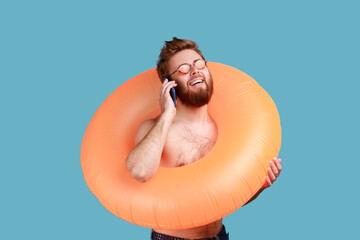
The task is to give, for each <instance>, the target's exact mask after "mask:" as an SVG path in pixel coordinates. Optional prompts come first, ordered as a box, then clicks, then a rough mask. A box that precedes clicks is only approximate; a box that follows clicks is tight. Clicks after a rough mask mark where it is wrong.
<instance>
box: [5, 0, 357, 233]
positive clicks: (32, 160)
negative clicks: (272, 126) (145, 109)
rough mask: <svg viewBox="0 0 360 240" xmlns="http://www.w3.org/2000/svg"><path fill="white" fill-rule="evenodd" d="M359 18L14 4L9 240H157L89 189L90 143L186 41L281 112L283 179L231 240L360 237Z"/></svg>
mask: <svg viewBox="0 0 360 240" xmlns="http://www.w3.org/2000/svg"><path fill="white" fill-rule="evenodd" d="M359 20H360V18H359V4H357V3H356V1H341V2H340V1H251V3H250V1H249V2H248V3H242V2H240V1H233V2H229V1H224V2H221V3H219V2H218V1H178V2H175V1H174V2H170V1H155V2H150V1H133V2H132V3H120V1H98V2H96V1H57V2H55V1H7V2H5V1H1V3H0V80H1V85H0V98H1V99H0V100H1V118H0V121H1V124H0V129H1V133H0V137H1V145H0V148H1V152H0V158H1V167H0V172H1V174H0V180H1V182H0V184H1V193H0V194H1V198H0V201H1V204H0V209H1V213H0V218H1V219H0V220H1V231H0V238H1V239H25V238H26V239H27V238H29V239H30V238H31V239H125V238H124V236H126V237H128V238H127V239H149V234H150V230H149V229H146V228H143V227H140V226H136V225H133V224H130V223H127V222H125V221H123V220H121V219H119V218H117V217H115V216H114V215H112V214H111V213H110V212H108V211H107V210H106V209H105V208H103V207H102V206H101V204H100V203H99V202H98V200H97V199H96V198H95V197H94V196H93V194H92V193H91V192H90V191H89V189H88V188H87V186H86V184H85V181H84V179H83V175H82V170H81V166H80V146H81V141H82V137H83V135H84V132H85V129H86V127H87V125H88V123H89V121H90V120H91V117H92V116H93V114H94V113H95V111H96V109H97V108H98V107H99V106H100V105H101V103H102V102H103V101H104V100H105V98H106V97H107V96H108V95H110V94H111V93H112V92H113V91H114V90H115V89H116V88H117V87H118V86H119V85H120V84H122V83H123V82H124V81H126V80H128V79H129V78H131V77H133V76H135V75H137V74H139V73H141V72H143V71H145V70H148V69H150V68H153V67H155V63H156V59H157V57H158V54H159V51H160V49H161V47H162V45H163V43H164V41H165V40H170V39H171V38H172V37H173V36H177V37H179V38H188V39H191V40H194V41H196V42H197V43H198V44H199V46H200V49H201V50H202V51H203V53H204V55H205V57H206V58H207V60H208V61H215V62H221V63H224V64H227V65H231V66H234V67H236V68H238V69H240V70H242V71H244V72H245V73H247V74H249V75H250V76H252V77H253V78H254V79H255V80H257V81H258V83H259V84H260V85H261V86H262V87H263V88H264V89H265V90H266V91H267V92H268V93H269V94H270V95H271V96H272V98H273V100H274V101H275V103H276V105H277V107H278V110H279V113H280V117H281V124H282V131H283V141H282V148H281V152H280V157H281V158H282V159H283V162H282V165H283V168H284V170H283V172H282V174H281V176H280V178H279V180H278V181H277V182H276V183H275V184H274V185H273V186H272V187H271V188H269V189H268V190H266V191H265V192H263V193H262V195H261V196H260V197H259V198H258V199H257V200H256V201H254V202H253V203H251V204H250V205H248V206H245V207H243V208H241V209H240V210H238V211H236V212H235V213H233V214H231V215H230V216H228V217H227V218H225V220H224V222H225V225H226V227H227V229H228V230H229V232H230V237H231V239H232V240H235V239H316V238H321V239H338V238H340V237H342V238H350V239H354V238H355V236H359V232H358V223H359V221H358V215H359V213H360V211H359V205H358V202H359V200H360V199H359V196H358V195H359V187H358V184H357V181H358V178H357V173H358V172H359V166H360V164H359V160H360V158H359V150H358V149H359V146H360V144H359V143H360V141H359V133H360V131H359V125H358V124H359V122H360V121H359V120H360V119H359V107H358V105H359V103H360V101H359V100H360V99H359V94H358V92H359V86H360V84H359V81H360V78H359V67H360V64H359V63H360V61H359V54H360V52H359V42H360V39H359V22H360V21H359Z"/></svg>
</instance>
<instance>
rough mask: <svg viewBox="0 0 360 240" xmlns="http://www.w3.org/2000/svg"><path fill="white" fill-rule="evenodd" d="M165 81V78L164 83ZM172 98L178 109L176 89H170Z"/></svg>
mask: <svg viewBox="0 0 360 240" xmlns="http://www.w3.org/2000/svg"><path fill="white" fill-rule="evenodd" d="M165 79H166V77H163V78H162V82H164V81H165ZM170 96H171V98H172V100H173V102H174V106H175V107H176V92H175V88H171V89H170Z"/></svg>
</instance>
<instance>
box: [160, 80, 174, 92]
mask: <svg viewBox="0 0 360 240" xmlns="http://www.w3.org/2000/svg"><path fill="white" fill-rule="evenodd" d="M174 84H175V86H176V82H175V81H170V82H167V83H165V81H164V84H163V85H162V86H161V94H162V95H164V94H165V92H169V91H170V90H167V89H168V87H169V86H172V87H174Z"/></svg>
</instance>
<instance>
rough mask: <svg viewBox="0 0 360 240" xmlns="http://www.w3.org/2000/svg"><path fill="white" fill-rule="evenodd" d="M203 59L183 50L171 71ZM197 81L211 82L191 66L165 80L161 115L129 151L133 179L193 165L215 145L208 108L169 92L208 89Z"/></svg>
mask: <svg viewBox="0 0 360 240" xmlns="http://www.w3.org/2000/svg"><path fill="white" fill-rule="evenodd" d="M199 58H201V56H200V55H199V54H198V53H196V52H195V51H193V50H189V49H187V50H182V51H180V52H178V53H176V54H175V55H174V56H173V57H172V58H171V59H170V60H169V62H168V67H169V72H173V71H175V70H176V69H177V68H178V67H179V66H180V65H181V64H184V63H188V64H192V63H193V62H194V61H195V60H196V59H199ZM196 79H202V80H203V81H207V82H208V83H209V82H210V81H211V75H210V72H209V69H208V68H207V67H205V68H204V69H201V70H199V69H197V68H196V67H195V66H193V65H192V66H191V69H190V72H189V73H187V74H182V73H180V72H176V73H174V74H173V75H172V76H171V80H174V81H168V79H166V80H165V81H164V82H163V84H162V86H161V89H160V98H159V104H160V107H161V114H160V115H159V116H158V117H156V118H155V119H149V120H146V121H145V122H143V123H142V124H141V125H140V127H139V129H138V131H137V133H136V138H135V144H136V145H135V147H134V149H133V150H132V151H131V152H130V154H129V156H128V158H127V160H126V164H127V167H128V169H129V171H130V173H131V176H132V177H134V178H135V179H136V180H138V181H140V182H144V181H147V180H148V179H150V178H151V177H152V176H153V175H154V174H155V173H156V171H157V169H158V168H159V166H161V167H180V166H183V165H187V164H190V163H192V162H194V161H197V160H199V159H200V158H202V157H203V156H205V155H206V154H207V153H208V152H209V151H210V150H211V148H212V147H213V146H214V144H215V142H216V138H217V127H216V123H215V122H214V120H213V119H212V118H211V116H210V115H209V114H208V111H207V105H203V106H201V107H192V106H189V105H186V104H183V103H182V102H181V101H179V100H178V101H177V107H176V108H175V107H174V103H173V101H172V99H171V97H170V94H169V92H170V89H171V88H172V87H176V86H177V85H178V84H181V85H182V86H183V87H186V88H188V89H189V90H190V91H195V92H196V91H200V89H201V88H202V89H206V85H205V84H204V83H201V84H197V85H195V86H191V85H190V83H191V82H193V81H194V80H196ZM281 169H282V167H281V159H278V158H274V159H273V160H272V161H270V168H269V169H268V176H266V179H265V184H264V186H263V187H262V188H261V190H260V191H259V192H258V193H257V194H255V196H254V197H253V198H252V199H250V200H249V201H248V202H247V203H246V204H248V203H249V202H251V201H253V200H254V199H255V198H256V197H257V196H258V195H259V194H260V193H261V192H262V191H263V190H264V189H266V188H268V187H270V186H271V185H272V184H273V183H274V182H275V181H276V179H277V178H278V177H279V175H280V172H281ZM221 228H222V219H219V220H217V221H215V222H212V223H210V224H207V225H205V226H200V227H196V228H191V229H184V230H160V229H153V230H154V231H156V232H158V233H163V234H166V235H170V236H174V237H180V238H185V239H201V238H211V237H213V236H214V235H216V234H217V233H218V232H219V231H220V230H221Z"/></svg>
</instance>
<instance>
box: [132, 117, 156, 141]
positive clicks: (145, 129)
mask: <svg viewBox="0 0 360 240" xmlns="http://www.w3.org/2000/svg"><path fill="white" fill-rule="evenodd" d="M155 122H156V118H154V119H148V120H146V121H144V122H143V123H142V124H141V125H140V126H139V128H138V130H137V132H136V136H135V145H136V144H138V143H139V142H141V140H143V139H144V137H145V136H146V135H147V134H148V133H149V132H150V130H151V128H152V127H153V126H154V125H155Z"/></svg>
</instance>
